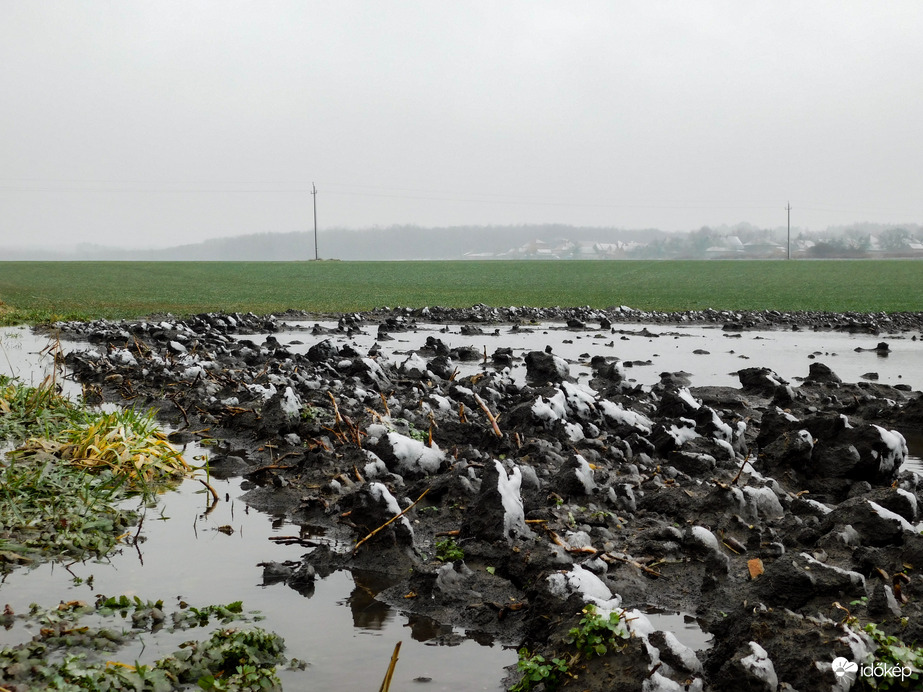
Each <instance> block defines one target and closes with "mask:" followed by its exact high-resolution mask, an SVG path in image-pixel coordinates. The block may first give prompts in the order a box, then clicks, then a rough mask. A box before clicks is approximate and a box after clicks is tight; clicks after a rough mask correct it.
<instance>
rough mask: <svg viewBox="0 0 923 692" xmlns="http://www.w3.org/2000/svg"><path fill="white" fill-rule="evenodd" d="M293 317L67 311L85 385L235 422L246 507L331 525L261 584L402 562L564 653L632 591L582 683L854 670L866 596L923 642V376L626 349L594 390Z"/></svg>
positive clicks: (171, 411)
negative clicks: (640, 361) (646, 367)
mask: <svg viewBox="0 0 923 692" xmlns="http://www.w3.org/2000/svg"><path fill="white" fill-rule="evenodd" d="M298 318H303V316H302V315H301V314H300V313H291V314H286V315H284V316H279V317H257V316H254V315H212V314H209V315H199V316H196V317H193V318H190V319H186V320H176V319H174V318H171V317H169V316H167V317H165V318H164V319H162V320H159V321H157V322H153V321H152V322H137V323H129V322H122V323H108V322H94V323H90V324H83V323H67V324H60V325H57V327H59V328H61V329H62V331H63V332H64V333H66V334H67V335H68V336H72V337H76V338H82V339H88V340H90V341H91V342H93V343H94V344H96V345H97V346H98V350H96V351H95V352H94V351H91V352H86V353H80V352H74V353H70V354H68V356H67V363H68V365H69V366H70V369H71V371H72V373H73V375H74V376H75V377H76V378H77V379H78V380H79V381H80V382H82V383H83V384H84V386H85V391H86V392H87V394H88V395H89V396H92V397H96V398H103V399H105V400H109V401H124V402H130V403H132V404H135V405H139V406H155V407H158V408H159V409H160V411H161V414H162V415H163V416H165V417H166V419H167V420H168V421H169V422H170V423H171V424H172V425H173V426H174V427H176V428H177V429H178V431H179V432H177V433H175V439H176V440H177V441H182V440H183V439H190V438H202V437H207V438H211V439H214V440H216V441H217V443H216V446H215V447H214V448H213V455H212V457H211V473H212V474H215V475H221V474H223V475H244V476H245V477H246V478H247V479H248V488H249V490H248V492H247V495H246V496H245V500H246V501H247V502H248V503H250V504H251V505H253V506H255V507H257V508H259V509H265V510H269V511H272V512H274V513H277V514H280V513H285V514H287V515H288V516H289V517H290V519H291V520H292V521H294V522H296V523H301V524H303V525H305V526H308V525H310V526H311V527H315V528H314V529H313V530H315V531H316V528H317V527H322V528H323V529H324V531H325V534H324V536H325V540H324V542H323V543H322V544H319V545H318V544H317V543H312V541H311V540H310V539H305V541H306V545H318V547H316V549H315V550H314V551H313V552H311V553H310V554H309V555H308V556H307V557H306V558H305V561H304V562H303V563H301V564H282V563H279V564H272V565H267V566H265V570H266V572H265V578H266V579H267V581H276V582H278V581H286V582H287V583H288V584H289V585H290V586H291V587H292V588H295V589H299V590H301V589H308V588H310V585H311V582H312V581H313V580H314V579H316V578H317V577H318V576H323V575H325V574H328V573H330V572H331V571H333V570H336V569H344V568H345V569H361V570H371V571H374V572H379V573H384V574H387V575H389V576H390V578H391V583H393V586H391V587H390V588H388V589H386V590H385V591H383V592H381V593H380V594H379V595H378V598H379V599H381V600H383V601H385V602H387V603H389V604H391V605H393V606H395V607H397V608H400V609H401V610H403V611H409V612H411V613H414V614H419V615H421V616H426V617H429V618H432V619H435V620H437V621H440V622H445V623H452V624H455V625H459V626H462V627H464V628H466V629H467V630H468V632H469V633H470V635H471V636H474V637H477V636H481V635H484V636H491V637H494V638H496V639H499V640H501V641H503V642H505V643H508V644H512V645H516V646H519V645H525V646H527V647H528V648H529V649H530V651H538V652H541V653H543V654H545V655H546V656H548V657H549V658H550V657H551V656H552V655H555V654H557V653H562V652H569V653H572V649H569V648H568V645H567V644H565V643H564V642H563V637H564V635H565V634H566V632H567V631H568V630H569V629H570V628H571V627H573V626H574V625H575V623H576V622H577V620H578V619H579V617H580V611H581V609H582V607H583V606H584V604H585V603H586V602H588V601H590V600H593V599H595V600H596V602H597V603H599V604H600V607H601V608H605V607H609V608H611V607H615V606H618V607H619V608H621V609H625V610H626V611H634V609H638V611H639V612H631V613H630V615H629V617H634V618H637V619H636V620H635V621H634V624H633V628H634V629H635V636H634V637H633V639H632V640H631V641H630V642H628V644H627V646H626V647H625V648H624V649H623V650H622V651H620V652H611V651H610V653H608V654H607V655H606V656H603V657H600V658H595V659H592V660H589V661H587V660H585V659H578V660H577V661H575V662H574V664H573V668H572V672H573V673H574V674H575V675H577V677H576V678H570V679H568V680H567V681H566V683H565V688H566V689H575V690H621V689H624V690H629V689H630V690H638V689H642V688H643V689H651V690H654V689H659V690H671V689H690V690H701V689H710V690H744V689H748V690H751V689H752V690H763V689H765V690H773V689H779V688H781V689H799V690H816V689H839V688H837V687H836V685H838V684H841V683H842V680H840V679H838V678H836V677H835V675H834V673H833V671H832V670H831V665H830V663H831V662H832V661H833V659H834V658H836V657H839V656H843V657H846V658H848V659H849V660H857V661H858V660H860V659H861V658H862V657H863V656H864V654H865V653H867V652H868V651H869V648H870V646H871V644H870V642H869V640H868V639H867V638H864V635H859V634H857V633H856V632H855V630H854V628H851V627H849V626H847V624H846V623H845V622H844V619H845V617H846V615H847V613H846V611H845V610H844V609H848V611H849V614H850V616H851V617H855V618H858V620H859V621H860V622H862V623H865V622H877V623H883V624H882V625H881V626H882V629H884V630H885V631H887V632H889V633H894V634H897V635H898V636H900V637H901V638H902V639H903V640H904V641H906V642H908V643H910V642H915V641H921V640H923V618H921V614H923V607H921V605H920V604H921V602H923V601H921V600H920V598H919V595H920V594H921V593H923V570H921V567H923V536H921V535H920V527H918V526H916V522H917V521H918V520H919V517H918V504H919V500H920V499H921V490H923V487H921V482H920V479H919V477H918V476H917V475H915V474H913V473H910V472H906V471H901V469H900V467H901V464H902V463H903V460H904V457H905V455H906V454H907V449H906V445H905V444H904V443H903V438H902V437H901V436H900V434H896V433H895V432H892V431H898V432H900V431H903V432H905V433H915V434H919V431H920V430H921V428H923V397H921V395H920V393H919V392H911V391H909V388H907V387H904V388H898V387H891V386H887V385H880V384H877V383H869V382H862V383H858V384H848V383H843V382H840V381H839V378H838V377H837V376H836V374H835V373H834V372H832V371H831V370H830V369H829V368H828V367H826V366H825V365H824V364H822V363H814V364H813V365H812V366H811V371H810V373H809V374H808V376H807V377H806V379H805V380H804V381H803V382H801V383H800V384H799V385H798V386H793V385H791V384H789V383H787V382H784V381H782V380H781V378H780V377H779V376H778V375H776V374H775V373H773V372H771V371H769V370H766V369H762V368H758V367H757V368H747V369H745V370H741V371H740V373H739V379H740V382H741V385H740V388H733V389H732V388H714V387H698V388H697V387H689V386H688V380H687V378H686V377H685V376H684V375H683V374H682V373H664V374H663V376H662V378H661V382H660V384H658V385H656V386H654V387H652V388H642V387H639V386H634V385H632V384H630V383H629V382H628V381H627V380H626V378H625V377H624V372H623V369H622V365H621V364H619V363H618V362H615V361H613V360H612V359H608V358H604V357H597V358H594V359H593V369H594V377H593V379H592V381H591V383H590V385H591V387H592V391H587V390H586V389H585V388H583V387H577V386H576V385H575V384H574V383H573V381H572V380H571V378H570V374H569V364H568V363H566V362H564V361H562V360H561V359H560V358H557V357H556V356H554V355H552V354H549V353H545V352H533V353H529V354H527V355H526V357H525V359H524V360H525V363H526V367H527V373H528V383H527V384H525V385H520V384H516V383H515V382H514V381H513V380H512V379H511V378H510V377H509V376H508V374H507V373H506V372H505V371H504V367H506V366H508V365H509V364H510V363H511V362H512V361H513V360H514V359H515V358H516V356H514V355H513V352H512V351H511V350H510V349H502V348H501V349H498V350H497V352H496V353H495V354H494V357H493V358H492V359H491V360H490V361H489V362H486V363H485V364H484V368H483V371H482V372H480V373H478V374H477V375H473V376H468V377H463V378H462V377H458V376H455V375H454V372H455V371H454V364H455V363H457V362H459V361H463V360H465V359H474V360H478V359H480V358H482V357H483V354H479V353H477V352H475V353H474V354H471V353H467V352H465V351H464V349H455V350H453V349H450V348H449V347H448V346H446V345H445V344H444V343H443V342H442V341H441V340H439V339H436V338H432V339H430V340H428V341H427V345H426V347H424V348H422V349H420V350H419V351H418V353H416V354H414V355H412V356H410V357H408V358H407V360H406V361H405V362H404V363H403V364H401V365H400V366H393V365H391V364H390V363H389V362H388V360H387V359H386V358H381V357H379V356H378V350H377V349H374V348H373V349H372V352H371V353H360V352H357V351H356V350H355V349H352V348H350V347H342V346H337V345H335V344H334V342H333V341H331V340H328V336H329V335H326V334H324V333H320V332H323V330H316V331H317V332H318V333H315V334H306V335H305V336H304V338H303V341H304V342H305V344H306V345H310V348H309V349H308V350H307V353H306V354H304V355H298V354H293V353H292V352H291V351H290V350H289V349H288V348H286V347H285V346H283V345H282V344H280V342H279V341H278V340H277V339H276V338H274V336H272V334H274V333H276V332H277V331H278V330H280V329H282V328H283V323H282V322H281V320H282V319H298ZM338 319H339V327H338V329H337V333H338V334H341V335H346V334H350V333H354V332H356V331H358V330H363V331H365V332H370V331H374V330H376V329H377V330H379V337H380V339H381V340H384V339H385V338H386V337H387V334H388V333H394V332H399V331H401V330H409V329H413V328H414V327H415V321H416V320H419V321H420V322H436V323H439V322H452V323H463V324H464V325H465V329H468V330H476V329H485V330H488V329H489V330H490V331H493V330H494V329H499V328H500V327H502V328H503V329H504V331H505V332H509V333H510V337H509V338H510V341H511V342H512V341H513V340H514V339H515V330H516V329H518V328H524V327H527V326H528V323H529V322H530V321H533V320H540V321H548V320H559V321H561V322H563V323H567V324H568V326H569V327H570V328H571V329H574V330H580V329H584V328H585V329H592V330H594V331H598V330H599V329H610V328H612V325H613V324H614V323H616V322H637V323H658V322H684V323H690V322H692V323H694V322H706V323H716V324H724V325H725V326H726V328H727V329H729V330H740V329H748V328H749V329H770V328H776V329H780V328H781V329H793V328H797V329H837V330H848V331H857V332H863V333H869V334H878V333H884V332H893V331H911V330H917V331H918V330H920V329H921V327H923V316H921V314H919V313H913V314H902V315H885V314H875V315H841V314H828V313H823V314H819V313H791V314H783V313H776V312H763V313H728V312H717V311H702V312H696V313H683V314H659V313H657V314H655V313H641V312H638V311H631V310H628V309H613V310H607V311H595V310H590V309H572V310H560V309H532V308H506V309H495V308H487V307H484V306H476V307H474V308H471V309H467V310H443V309H438V308H427V309H424V310H416V311H410V310H401V309H398V310H394V311H383V310H382V311H375V312H374V313H369V314H364V315H357V314H355V315H342V316H338ZM266 334H269V336H265V335H266ZM247 335H249V336H247ZM501 338H502V337H501ZM914 338H916V337H914ZM504 345H507V344H504ZM508 345H511V346H512V345H514V344H513V343H510V344H508ZM414 502H416V504H414V505H413V507H412V508H411V509H409V511H407V512H406V513H405V514H404V515H403V516H402V517H401V518H399V519H397V520H395V521H392V522H391V523H390V524H387V522H388V521H389V520H391V519H392V518H393V517H394V515H395V514H396V513H397V512H399V511H402V510H405V509H407V508H408V507H410V505H411V504H413V503H414ZM386 524H387V525H386ZM382 527H384V528H382ZM375 530H378V532H377V533H375V534H374V535H373V536H371V537H368V536H369V534H370V533H371V532H373V531H375ZM362 539H365V541H364V542H363V543H362V544H361V545H359V546H358V547H357V548H356V549H352V546H355V545H356V543H357V542H358V541H360V540H362ZM445 541H448V542H445ZM437 543H440V544H441V546H442V547H441V548H440V547H438V546H437ZM331 546H333V547H331ZM336 546H349V547H348V548H343V549H341V550H337V549H336ZM451 547H457V548H458V549H460V550H461V551H462V552H463V558H461V557H460V556H459V554H458V553H449V552H447V549H448V548H451ZM439 557H442V558H443V559H441V560H440V559H438V558H439ZM760 569H762V570H763V571H762V573H761V574H760V573H759V572H760ZM751 574H753V575H755V576H751ZM652 607H657V608H661V609H666V610H669V611H679V612H685V613H690V614H694V615H695V616H696V617H697V618H698V619H699V621H700V622H701V623H702V625H703V627H704V628H705V629H706V630H707V631H708V632H709V633H710V634H711V635H712V643H711V646H710V648H707V649H703V650H699V651H692V650H691V649H689V648H688V647H685V646H684V645H682V644H679V643H678V642H676V640H675V639H674V638H672V636H667V635H665V634H664V633H661V632H651V631H649V630H650V629H652V628H646V627H645V625H644V616H643V611H646V610H648V609H650V608H652ZM872 648H874V647H872ZM512 679H514V680H515V679H516V676H515V674H513V678H512ZM780 686H781V687H780ZM843 689H845V688H843Z"/></svg>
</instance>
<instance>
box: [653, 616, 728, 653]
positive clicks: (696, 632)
mask: <svg viewBox="0 0 923 692" xmlns="http://www.w3.org/2000/svg"><path fill="white" fill-rule="evenodd" d="M640 610H641V612H642V613H644V614H645V615H646V616H647V619H648V620H650V621H651V624H652V625H653V626H654V629H655V630H663V631H664V632H672V633H673V634H674V635H676V638H677V639H678V640H679V641H680V643H681V644H685V645H686V646H688V647H689V648H690V649H693V650H694V651H705V650H707V649H710V648H711V644H712V635H710V634H709V633H708V632H706V631H705V630H703V629H702V626H701V625H700V624H699V621H698V620H697V619H696V618H695V616H694V615H690V614H689V613H680V612H676V611H669V610H661V609H660V608H650V609H647V610H645V609H643V608H641V609H640Z"/></svg>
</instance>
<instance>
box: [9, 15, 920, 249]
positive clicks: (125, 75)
mask: <svg viewBox="0 0 923 692" xmlns="http://www.w3.org/2000/svg"><path fill="white" fill-rule="evenodd" d="M921 25H923V4H921V3H919V2H915V1H914V0H895V1H894V2H888V3H868V2H861V1H858V0H837V1H826V2H812V3H802V2H796V1H794V0H788V1H785V0H783V1H781V2H771V3H770V2H753V3H737V2H730V1H720V0H705V1H704V2H696V3H683V2H657V3H650V2H619V3H611V2H603V1H601V0H600V1H596V0H587V1H585V2H577V3H559V2H551V1H550V0H540V1H538V2H525V1H524V0H513V1H511V2H504V3H493V2H486V1H483V0H478V1H472V2H465V3H450V4H445V3H423V2H411V1H407V0H397V1H395V2H388V3H374V4H373V3H365V2H358V1H357V0H344V1H342V2H336V3H305V2H298V1H295V0H282V1H280V2H274V3H247V2H242V1H240V0H232V1H228V2H225V1H222V2H217V0H200V1H196V2H186V1H183V2H180V1H179V0H164V1H163V2H158V3H144V2H139V1H135V0H129V1H127V2H119V3H109V2H101V1H100V0H86V1H85V2H79V3H78V2H55V3H32V2H5V3H2V4H0V61H2V64H3V65H4V69H3V70H0V93H3V95H4V96H3V100H4V107H3V108H2V109H0V139H2V141H3V143H4V144H3V155H2V157H0V253H3V254H5V256H7V257H9V256H10V250H9V248H12V247H20V248H21V247H33V248H34V247H40V248H43V249H44V250H46V251H55V252H58V251H66V252H70V251H72V250H73V248H76V247H78V246H81V247H83V248H84V249H86V246H87V245H95V246H102V247H119V248H129V249H144V248H160V249H162V248H167V247H174V246H179V245H187V244H196V243H201V242H204V241H209V240H215V239H218V238H227V237H237V236H247V235H252V234H263V233H278V234H290V233H297V232H313V228H314V205H313V203H314V201H315V200H316V202H317V222H318V226H319V228H320V229H321V230H323V231H325V232H332V231H333V230H334V229H340V230H342V231H344V232H345V231H346V230H355V229H366V228H380V229H387V228H392V227H421V228H443V229H445V228H483V227H497V228H502V229H512V228H515V227H518V226H520V225H526V224H528V225H563V226H569V227H578V228H595V229H628V230H633V231H639V230H644V229H659V230H661V231H663V232H673V231H695V230H697V229H700V228H702V227H704V226H708V227H722V226H728V227H733V226H734V225H735V224H738V223H740V222H746V223H749V224H753V225H754V226H756V227H759V228H764V229H778V228H780V227H782V226H784V225H785V223H786V206H787V204H788V203H789V202H790V203H791V206H792V223H793V224H794V225H796V226H797V227H798V228H800V229H807V230H812V231H818V230H823V229H826V228H828V227H830V226H840V225H846V224H852V223H855V222H864V221H867V222H871V223H875V224H884V225H888V224H890V225H895V224H897V225H901V224H903V225H909V224H915V223H920V222H923V196H921V195H920V194H919V190H920V189H923V173H921V167H920V166H919V161H920V160H923V138H921V137H919V123H920V122H923V100H921V99H920V98H917V94H918V93H919V90H920V70H919V66H920V65H921V64H923V42H921V41H920V40H919V31H918V27H920V26H921ZM315 185H316V188H315V187H314V186H315ZM315 189H316V198H315V197H314V196H313V195H312V192H314V191H315ZM508 232H509V235H510V237H509V238H508V239H507V242H506V243H505V244H506V246H509V247H515V246H517V245H518V244H520V242H524V241H521V239H520V238H519V236H517V235H516V234H515V233H514V232H513V231H512V230H509V231H508ZM533 235H536V236H537V237H543V236H538V235H537V234H533ZM514 236H515V237H514ZM647 237H648V238H649V239H650V238H657V237H658V236H656V235H655V234H648V236H647ZM544 239H545V240H547V241H548V242H551V241H553V240H554V237H553V236H552V235H551V234H549V235H548V236H546V237H544ZM580 239H581V238H576V240H580ZM585 239H586V240H594V239H593V238H589V237H587V238H585ZM335 240H336V239H334V238H332V237H328V247H332V246H333V243H334V241H335ZM437 240H444V242H445V243H446V248H447V249H446V253H450V254H451V255H452V256H455V255H457V254H459V253H458V252H456V250H457V249H458V248H457V247H456V245H457V243H456V244H455V245H452V243H453V242H454V239H451V238H449V239H437ZM486 242H487V241H486V240H485V241H483V242H482V243H480V244H481V245H483V244H484V243H486ZM601 242H602V241H601ZM605 242H609V240H608V239H607V240H606V241H605ZM611 242H615V241H614V240H613V241H611ZM473 246H474V247H473V250H469V249H464V250H462V252H468V251H476V250H477V248H478V246H479V244H478V243H473ZM446 253H436V254H437V256H443V255H444V254H446ZM324 254H327V256H333V255H340V256H342V255H343V254H344V253H342V252H335V251H333V250H331V251H330V252H329V253H325V252H323V251H322V252H321V255H324ZM418 255H419V256H422V255H420V253H417V252H416V251H414V249H413V248H411V249H409V250H407V249H405V251H404V253H403V254H402V256H403V257H415V256H418Z"/></svg>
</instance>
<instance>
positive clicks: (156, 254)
mask: <svg viewBox="0 0 923 692" xmlns="http://www.w3.org/2000/svg"><path fill="white" fill-rule="evenodd" d="M666 235H667V234H666V233H664V232H663V231H659V230H656V229H650V230H620V229H613V228H593V227H576V226H565V225H559V224H544V225H521V226H453V227H442V228H423V227H420V226H389V227H385V228H371V229H361V230H356V229H328V230H324V231H321V232H319V233H318V253H319V256H320V257H321V259H342V260H414V259H420V260H432V259H449V260H454V259H463V258H465V257H466V256H467V255H470V254H478V255H483V254H500V253H503V252H506V251H508V250H510V249H511V248H515V247H519V246H521V245H524V244H526V243H529V242H531V241H534V240H536V239H542V240H547V241H554V240H558V239H566V240H572V241H578V240H579V241H589V242H600V243H615V242H618V241H623V242H630V241H634V242H639V243H649V242H651V241H653V240H655V239H658V238H663V237H665V236H666ZM0 258H2V259H7V260H41V259H49V260H180V261H181V260H188V261H234V260H237V261H247V260H263V261H290V260H307V259H314V233H313V232H295V233H254V234H250V235H242V236H234V237H227V238H214V239H211V240H206V241H205V242H202V243H195V244H190V245H179V246H176V247H169V248H162V249H151V250H123V249H118V248H110V247H103V246H99V245H86V244H84V245H80V246H78V247H77V248H76V249H75V251H74V252H72V253H67V252H62V251H60V250H56V251H48V250H40V249H20V250H4V251H2V252H0Z"/></svg>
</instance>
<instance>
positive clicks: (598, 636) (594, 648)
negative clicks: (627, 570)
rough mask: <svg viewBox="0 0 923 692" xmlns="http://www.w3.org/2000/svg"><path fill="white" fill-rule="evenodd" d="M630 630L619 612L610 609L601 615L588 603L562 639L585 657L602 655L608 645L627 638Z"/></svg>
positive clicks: (617, 644)
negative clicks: (581, 614) (604, 614)
mask: <svg viewBox="0 0 923 692" xmlns="http://www.w3.org/2000/svg"><path fill="white" fill-rule="evenodd" d="M630 637H631V632H629V630H628V625H627V624H626V622H625V621H624V620H623V619H622V617H621V614H620V613H618V612H616V611H614V610H613V611H612V612H610V613H609V615H608V617H603V616H602V615H600V614H599V612H597V610H596V606H595V605H593V604H592V603H588V604H587V605H586V606H585V607H584V608H583V617H582V618H581V619H580V622H579V623H578V624H577V626H576V627H573V628H571V630H570V632H568V634H567V637H565V639H564V641H565V642H567V643H568V644H573V645H574V646H576V647H577V650H578V651H579V652H580V653H582V654H584V655H585V656H586V657H587V658H591V657H593V656H604V655H605V653H606V651H608V650H609V647H618V646H619V642H620V640H625V639H629V638H630Z"/></svg>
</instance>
